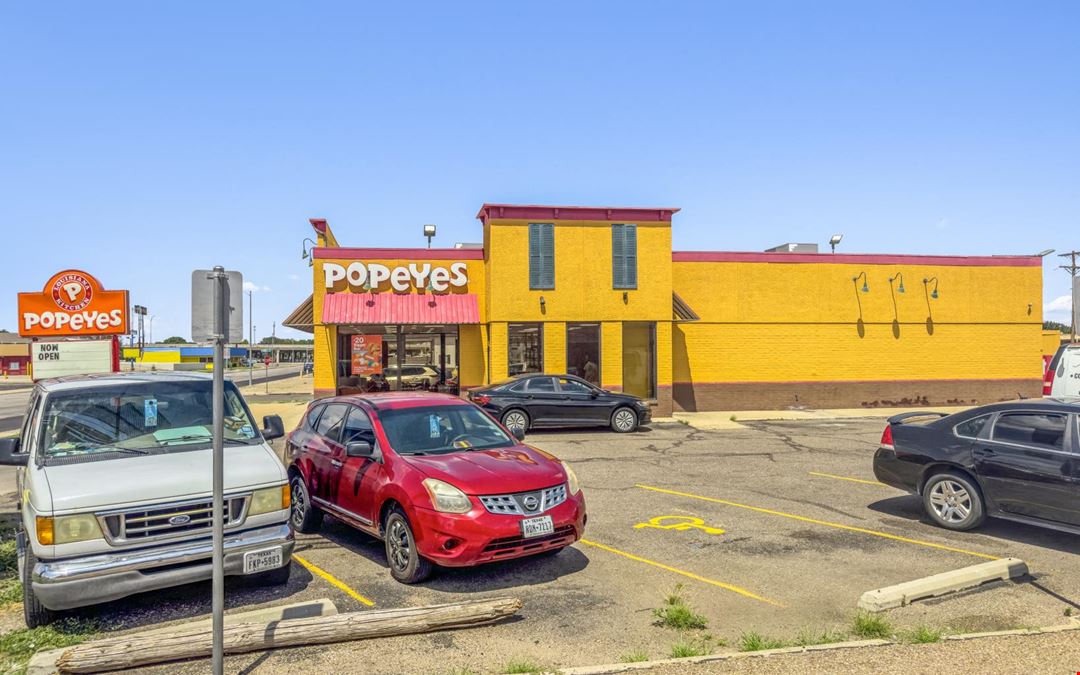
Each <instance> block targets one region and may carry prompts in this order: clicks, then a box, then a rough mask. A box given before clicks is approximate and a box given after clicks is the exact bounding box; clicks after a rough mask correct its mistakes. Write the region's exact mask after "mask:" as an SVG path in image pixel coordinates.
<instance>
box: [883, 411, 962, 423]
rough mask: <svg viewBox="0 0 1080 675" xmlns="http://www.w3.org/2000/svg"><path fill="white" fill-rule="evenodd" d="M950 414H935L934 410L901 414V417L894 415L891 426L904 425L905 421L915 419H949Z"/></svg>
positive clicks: (890, 419) (890, 421) (891, 418)
mask: <svg viewBox="0 0 1080 675" xmlns="http://www.w3.org/2000/svg"><path fill="white" fill-rule="evenodd" d="M948 416H949V413H943V412H934V411H933V410H927V411H925V412H908V413H901V414H899V415H893V416H892V417H890V418H889V420H888V421H889V424H903V423H904V421H905V420H909V419H912V418H913V417H948Z"/></svg>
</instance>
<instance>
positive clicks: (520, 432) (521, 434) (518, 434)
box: [510, 427, 525, 441]
mask: <svg viewBox="0 0 1080 675" xmlns="http://www.w3.org/2000/svg"><path fill="white" fill-rule="evenodd" d="M510 433H512V434H513V435H514V438H516V439H518V440H519V441H523V440H525V430H524V429H522V428H521V427H514V428H513V429H511V430H510Z"/></svg>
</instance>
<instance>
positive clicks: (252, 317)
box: [240, 291, 255, 387]
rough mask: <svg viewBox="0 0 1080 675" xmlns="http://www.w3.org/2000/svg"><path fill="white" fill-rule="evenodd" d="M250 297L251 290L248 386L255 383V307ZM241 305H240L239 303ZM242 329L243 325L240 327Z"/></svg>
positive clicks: (249, 304)
mask: <svg viewBox="0 0 1080 675" xmlns="http://www.w3.org/2000/svg"><path fill="white" fill-rule="evenodd" d="M253 303H254V301H253V300H252V299H251V291H248V386H249V387H250V386H251V385H252V384H254V383H255V379H254V377H255V376H254V374H253V373H254V372H255V361H254V360H253V359H254V358H255V324H254V323H253V322H254V321H255V309H254V304H253ZM241 306H242V305H241ZM240 330H243V327H241V328H240Z"/></svg>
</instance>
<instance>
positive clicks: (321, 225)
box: [308, 218, 326, 234]
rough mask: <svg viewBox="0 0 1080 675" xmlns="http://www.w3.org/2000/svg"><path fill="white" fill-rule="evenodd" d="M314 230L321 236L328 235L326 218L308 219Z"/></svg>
mask: <svg viewBox="0 0 1080 675" xmlns="http://www.w3.org/2000/svg"><path fill="white" fill-rule="evenodd" d="M308 222H309V223H311V227H312V229H314V230H315V231H316V232H317V233H319V234H326V218H308Z"/></svg>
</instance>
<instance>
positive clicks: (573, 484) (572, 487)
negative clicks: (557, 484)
mask: <svg viewBox="0 0 1080 675" xmlns="http://www.w3.org/2000/svg"><path fill="white" fill-rule="evenodd" d="M560 464H562V468H563V471H565V472H566V489H567V490H569V491H570V494H572V495H576V494H577V493H578V492H579V491H580V490H581V483H579V482H578V479H577V474H576V473H574V470H573V469H571V468H570V465H569V464H567V463H566V462H560Z"/></svg>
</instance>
